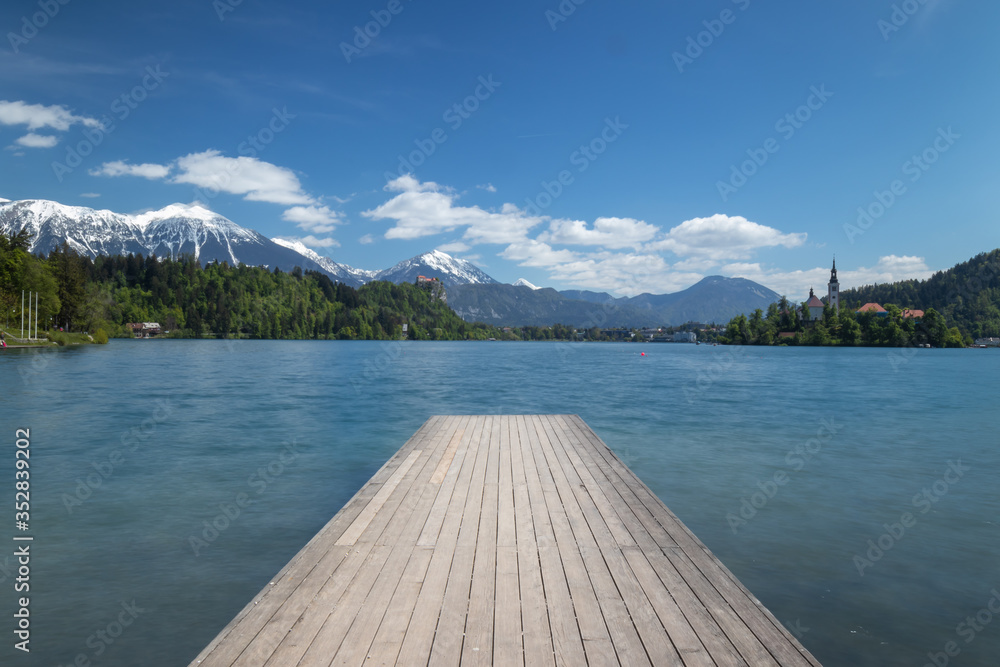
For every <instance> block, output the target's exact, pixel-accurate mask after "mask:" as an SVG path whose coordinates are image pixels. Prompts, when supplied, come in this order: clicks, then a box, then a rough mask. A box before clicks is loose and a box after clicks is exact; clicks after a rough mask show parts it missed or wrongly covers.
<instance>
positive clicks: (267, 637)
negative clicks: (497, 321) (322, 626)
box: [195, 417, 444, 665]
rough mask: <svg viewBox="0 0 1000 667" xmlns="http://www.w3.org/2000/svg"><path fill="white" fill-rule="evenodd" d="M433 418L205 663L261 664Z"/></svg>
mask: <svg viewBox="0 0 1000 667" xmlns="http://www.w3.org/2000/svg"><path fill="white" fill-rule="evenodd" d="M443 419H444V418H442V417H434V418H431V419H429V420H427V422H425V423H424V425H423V426H421V428H420V429H418V430H417V432H416V433H415V434H414V435H413V436H412V437H411V438H410V439H409V440H408V441H407V442H406V444H404V445H403V446H402V447H401V448H400V449H399V451H398V452H397V453H396V454H395V455H394V456H393V457H391V458H390V459H389V460H388V461H387V462H386V463H385V464H384V465H383V466H382V467H381V468H380V469H379V470H378V471H377V472H376V473H375V475H373V476H372V479H371V480H369V482H368V483H367V484H365V485H364V486H363V487H362V488H361V489H360V490H359V491H358V492H357V493H356V494H355V495H354V497H353V498H351V500H350V501H348V503H347V504H346V505H345V506H344V508H343V509H342V510H341V511H340V512H338V513H337V515H336V516H335V517H334V518H333V519H331V520H330V521H329V522H328V523H327V524H326V525H325V526H324V527H323V529H322V530H320V532H319V533H317V534H316V536H315V537H313V538H312V539H311V540H310V541H309V542H308V543H307V544H306V546H305V547H303V549H302V550H301V551H300V552H299V553H298V554H297V555H296V556H295V557H294V558H293V559H292V560H291V561H290V562H289V564H288V565H286V566H285V567H284V568H283V569H282V570H281V571H280V572H279V573H278V574H277V575H276V576H275V577H274V579H273V580H272V581H273V585H270V586H268V587H266V588H265V589H264V590H263V591H262V592H261V593H260V594H259V595H257V596H256V597H255V598H254V599H253V600H251V601H250V602H249V603H248V604H247V606H246V607H245V608H244V609H243V610H242V611H241V612H240V613H239V614H238V615H237V616H236V618H234V619H233V621H232V622H231V623H230V624H229V625H227V626H226V628H224V629H223V631H222V632H220V633H219V635H218V636H217V637H216V639H215V640H214V641H213V642H212V643H210V644H209V645H208V646H207V647H206V648H205V649H204V650H203V651H202V652H201V654H199V655H198V657H197V658H195V663H197V664H201V665H232V664H243V663H245V664H261V663H263V662H264V661H265V660H266V659H267V657H268V656H269V655H270V654H271V653H272V652H273V651H274V649H275V647H276V646H277V644H278V642H280V641H281V639H283V638H284V636H285V632H284V631H281V630H279V628H283V627H285V626H286V625H290V623H292V622H294V620H295V619H296V618H298V614H299V613H301V610H302V609H303V608H304V607H305V606H306V604H307V603H308V601H309V600H311V599H312V597H313V595H315V593H316V591H318V590H319V588H320V587H322V586H323V585H324V584H325V583H326V581H328V580H329V578H330V576H331V573H332V571H333V570H335V569H336V568H337V567H338V566H339V565H340V564H341V562H342V561H343V560H344V558H345V557H346V555H347V553H348V549H345V548H333V547H332V546H331V542H333V541H335V540H336V539H337V537H339V536H340V535H341V534H342V533H343V531H344V530H346V529H347V527H348V526H349V525H350V524H351V523H352V522H353V521H354V520H355V519H356V518H357V516H358V515H359V514H360V513H361V512H362V511H363V510H364V508H365V507H366V506H367V504H368V503H369V502H370V501H371V499H372V498H374V496H375V495H376V493H377V492H378V490H379V488H380V487H381V482H380V481H378V480H384V479H387V478H388V477H390V476H391V474H392V473H393V472H394V471H395V470H396V469H397V468H398V466H399V465H400V463H401V462H402V461H403V460H404V457H405V456H407V455H408V454H409V452H410V451H412V450H413V449H414V448H415V447H416V446H417V445H418V444H420V443H423V442H424V440H425V439H426V438H427V437H429V435H430V434H431V433H432V432H433V431H434V429H435V428H437V426H438V425H439V423H440V422H442V421H443Z"/></svg>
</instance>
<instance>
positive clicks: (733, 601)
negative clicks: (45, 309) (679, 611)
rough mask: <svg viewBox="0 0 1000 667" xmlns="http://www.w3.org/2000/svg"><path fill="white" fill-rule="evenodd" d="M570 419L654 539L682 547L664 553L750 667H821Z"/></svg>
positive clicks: (604, 448) (592, 436)
mask: <svg viewBox="0 0 1000 667" xmlns="http://www.w3.org/2000/svg"><path fill="white" fill-rule="evenodd" d="M572 419H573V420H575V421H577V422H578V424H577V428H578V429H579V430H580V431H582V432H585V433H587V435H588V439H589V440H590V441H591V443H592V445H593V451H595V452H597V453H599V454H600V455H601V456H602V457H603V458H604V459H605V460H606V461H607V462H608V463H609V464H610V465H611V467H612V469H614V470H615V473H616V475H617V476H618V478H619V479H620V480H621V481H622V482H623V484H624V487H623V488H627V489H628V490H629V492H631V493H632V494H635V497H636V499H637V500H638V501H639V502H641V503H642V504H643V505H644V506H645V508H646V509H647V510H648V511H649V512H650V513H651V514H652V515H653V516H654V517H655V519H656V523H657V524H658V525H659V528H658V529H656V530H654V531H651V534H653V535H655V533H656V532H657V530H658V531H665V532H666V533H668V535H669V538H667V539H664V540H662V541H665V542H669V543H674V544H677V545H679V547H680V548H678V549H671V548H663V549H662V551H663V553H664V554H665V555H666V556H667V558H668V559H669V560H670V562H671V563H672V564H673V565H674V566H675V567H676V568H677V570H678V572H680V573H681V574H682V576H683V577H684V579H685V581H686V582H687V583H688V585H689V586H690V587H691V588H692V590H694V591H695V593H696V595H697V597H698V599H699V600H700V601H701V604H702V605H703V606H704V607H705V608H706V609H708V610H709V611H710V612H711V613H712V616H713V618H714V619H715V620H716V621H717V622H718V625H719V627H721V628H722V629H723V630H724V631H725V633H726V635H727V636H728V638H729V639H730V640H731V641H732V643H733V644H734V645H735V646H736V648H737V649H738V650H739V652H740V654H741V655H742V657H743V658H744V659H746V660H747V662H749V663H750V664H751V665H756V664H775V662H776V661H777V663H780V664H803V665H805V664H810V665H819V663H818V662H817V661H816V660H815V658H814V657H813V656H812V655H811V654H809V653H808V651H805V649H803V648H802V647H801V645H800V644H799V643H798V641H797V640H795V639H794V638H793V637H792V636H791V634H790V633H789V632H788V631H787V630H786V629H785V628H784V626H782V625H781V624H780V623H779V622H778V621H777V619H775V618H774V617H773V616H772V615H771V614H770V612H769V611H767V609H766V608H764V606H763V605H762V604H760V602H759V601H758V600H757V599H756V598H755V597H754V596H753V594H752V593H750V592H749V591H748V590H746V588H745V587H743V586H742V584H740V583H738V581H737V580H736V579H735V577H733V576H732V574H731V573H730V572H729V571H728V570H727V569H726V568H725V566H724V565H723V564H722V563H721V562H720V561H719V560H718V558H716V557H715V555H714V554H712V552H711V551H710V550H709V549H708V547H706V546H705V545H704V544H703V543H702V542H701V541H700V540H698V538H697V537H695V535H694V534H693V533H692V532H691V531H690V530H689V529H688V528H687V526H685V525H684V524H683V523H681V521H680V520H679V519H678V518H677V517H676V516H675V515H674V514H673V512H671V511H670V510H669V509H667V507H666V505H664V504H663V503H662V501H660V499H659V498H657V497H656V496H655V494H653V492H652V491H650V490H649V488H648V487H646V485H645V484H643V483H642V482H641V480H639V479H638V477H636V476H635V474H634V473H632V471H631V470H629V469H628V467H627V466H625V465H624V464H623V463H621V461H620V460H619V459H618V458H617V457H616V456H615V455H614V453H612V452H611V450H610V449H608V448H607V446H606V445H604V443H603V442H600V439H599V438H597V436H596V434H594V433H593V431H592V430H590V428H589V427H587V426H586V424H584V423H583V421H582V420H580V419H579V417H575V416H574V417H573V418H572ZM596 443H599V445H598V444H596ZM723 591H724V592H725V593H723ZM772 654H773V655H772Z"/></svg>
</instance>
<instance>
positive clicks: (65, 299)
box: [0, 234, 499, 340]
mask: <svg viewBox="0 0 1000 667" xmlns="http://www.w3.org/2000/svg"><path fill="white" fill-rule="evenodd" d="M28 247H29V238H28V237H27V236H26V235H23V234H22V235H15V236H2V235H0V303H2V305H3V307H4V310H5V313H6V315H5V318H4V321H3V322H0V324H2V325H3V326H4V327H5V328H6V329H7V330H8V331H14V330H16V329H17V327H19V325H20V313H21V308H20V306H21V292H22V290H26V291H31V292H37V293H38V294H39V299H38V317H39V324H40V326H41V327H42V329H54V328H58V327H61V328H64V329H65V330H67V331H90V332H96V331H98V330H104V331H106V332H108V333H109V334H110V335H111V336H127V335H129V331H128V329H127V327H126V324H127V323H129V322H158V323H159V324H160V325H161V327H162V328H163V329H164V330H166V331H169V332H170V334H169V335H173V336H182V337H201V336H208V335H212V336H219V337H226V336H239V337H251V338H310V339H312V338H315V339H332V338H339V339H390V338H399V337H402V336H403V331H402V325H403V324H404V323H406V324H407V325H408V326H407V329H408V331H407V332H406V336H407V337H409V338H415V339H428V338H429V339H447V340H454V339H469V338H471V339H485V338H488V337H491V336H496V335H497V334H499V331H498V330H497V329H495V328H492V327H487V326H484V325H477V324H469V323H467V322H464V321H463V320H461V319H460V318H459V317H458V316H457V315H455V313H454V311H452V310H451V309H450V308H449V307H448V306H447V305H446V304H445V303H444V302H443V301H441V300H440V299H438V298H435V297H434V296H433V295H432V294H431V290H430V289H429V288H425V287H418V286H416V285H412V284H402V285H394V284H392V283H387V282H373V283H369V284H368V285H365V286H363V287H361V288H359V289H354V288H353V287H349V286H347V285H344V284H341V283H334V282H333V281H332V280H331V279H330V278H329V277H328V276H326V275H324V274H321V273H318V272H313V271H307V272H302V270H301V269H299V268H296V269H294V270H293V271H292V272H291V273H284V272H282V271H280V270H274V271H269V270H267V269H264V268H260V267H250V266H239V267H230V266H228V265H227V264H225V263H222V264H210V265H209V266H207V267H202V266H201V264H200V263H199V262H198V261H197V260H196V259H194V258H191V257H188V258H183V259H180V260H169V259H166V260H160V259H156V258H155V257H145V258H144V257H142V256H140V255H128V256H127V257H122V256H116V257H97V258H96V259H94V260H91V259H89V258H88V257H85V256H81V255H79V254H77V253H75V252H73V251H72V250H70V249H69V248H67V247H65V246H63V247H61V248H59V249H57V250H55V251H53V252H52V253H50V254H49V256H48V257H46V258H42V257H37V256H35V255H31V254H29V253H28V252H27V248H28Z"/></svg>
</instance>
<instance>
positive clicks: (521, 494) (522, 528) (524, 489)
mask: <svg viewBox="0 0 1000 667" xmlns="http://www.w3.org/2000/svg"><path fill="white" fill-rule="evenodd" d="M513 422H514V423H513V424H512V428H511V467H512V472H511V479H512V482H513V485H514V525H515V531H516V533H517V571H518V585H519V592H520V599H521V624H522V627H523V637H522V642H523V647H524V663H525V664H526V665H539V666H543V667H548V666H551V665H555V655H554V653H553V648H552V630H551V628H550V626H549V618H548V613H547V610H546V606H545V592H544V589H543V588H542V569H541V563H540V562H539V558H538V539H537V537H536V534H535V518H536V517H538V518H539V519H541V517H542V516H543V515H544V517H545V519H546V520H547V519H548V509H547V508H546V507H545V504H544V502H545V501H544V497H543V496H542V490H541V486H540V485H539V484H538V475H537V473H535V469H534V462H533V461H532V460H531V455H530V452H529V453H528V454H527V455H525V449H526V448H527V447H529V446H530V443H529V441H528V433H527V426H526V424H525V419H524V416H523V415H518V416H517V417H515V418H513ZM529 470H530V471H531V472H530V474H529V472H528V471H529ZM529 478H530V481H529ZM529 487H531V488H532V491H529ZM532 495H534V497H535V499H536V503H535V504H532V502H531V499H532Z"/></svg>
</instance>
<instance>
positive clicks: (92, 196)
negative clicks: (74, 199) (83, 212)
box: [80, 192, 101, 199]
mask: <svg viewBox="0 0 1000 667" xmlns="http://www.w3.org/2000/svg"><path fill="white" fill-rule="evenodd" d="M80 196H81V197H86V198H87V199H95V198H97V197H100V196H101V195H100V194H98V193H96V192H81V193H80Z"/></svg>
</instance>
